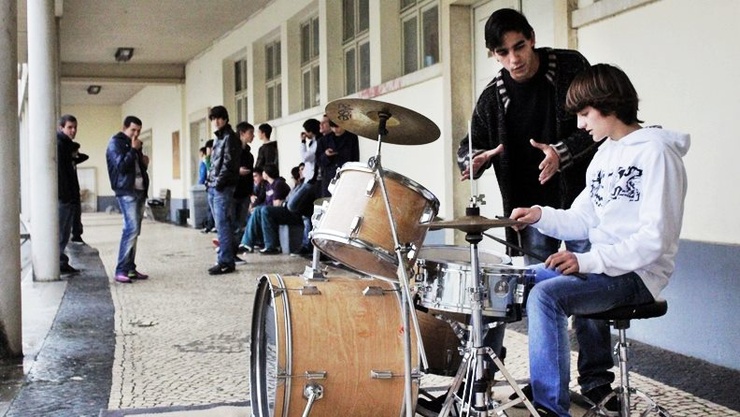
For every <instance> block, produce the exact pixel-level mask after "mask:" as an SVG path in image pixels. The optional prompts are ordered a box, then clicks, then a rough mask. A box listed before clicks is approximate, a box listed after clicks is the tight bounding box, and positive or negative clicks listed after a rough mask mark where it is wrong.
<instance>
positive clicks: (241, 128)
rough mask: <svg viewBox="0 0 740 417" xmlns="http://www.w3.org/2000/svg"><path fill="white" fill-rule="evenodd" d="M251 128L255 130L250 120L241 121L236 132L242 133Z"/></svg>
mask: <svg viewBox="0 0 740 417" xmlns="http://www.w3.org/2000/svg"><path fill="white" fill-rule="evenodd" d="M249 130H251V131H254V126H252V124H251V123H249V122H239V124H237V125H236V133H239V134H242V133H244V132H247V131H249Z"/></svg>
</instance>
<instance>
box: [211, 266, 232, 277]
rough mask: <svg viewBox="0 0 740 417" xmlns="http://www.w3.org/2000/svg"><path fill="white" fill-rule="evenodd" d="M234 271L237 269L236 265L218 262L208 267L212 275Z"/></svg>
mask: <svg viewBox="0 0 740 417" xmlns="http://www.w3.org/2000/svg"><path fill="white" fill-rule="evenodd" d="M234 271H236V268H235V267H234V265H224V264H216V265H214V266H212V267H210V268H208V273H209V274H210V275H222V274H228V273H231V272H234Z"/></svg>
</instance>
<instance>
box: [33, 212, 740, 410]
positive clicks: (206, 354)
mask: <svg viewBox="0 0 740 417" xmlns="http://www.w3.org/2000/svg"><path fill="white" fill-rule="evenodd" d="M83 222H84V224H85V240H86V241H87V242H88V244H89V245H90V246H92V247H94V248H96V249H97V250H98V251H99V253H100V259H101V260H102V263H103V265H104V269H105V271H106V273H107V276H108V278H107V279H108V282H109V285H110V295H111V297H112V303H113V306H114V307H115V314H114V333H115V354H114V356H113V358H112V360H111V368H112V372H111V383H110V387H98V389H100V390H101V391H103V392H109V398H108V401H107V409H106V410H103V411H101V414H100V415H101V416H108V417H118V416H131V415H137V416H146V415H155V414H156V416H158V417H163V416H165V417H168V416H188V417H199V416H234V417H236V416H249V415H251V411H250V409H249V407H248V404H247V401H248V400H249V379H248V378H249V372H250V371H249V341H250V327H251V316H252V309H253V301H254V295H255V290H256V288H257V285H256V283H257V280H258V279H259V278H260V277H261V276H263V275H264V274H275V273H276V274H283V275H288V276H291V275H299V274H300V273H301V272H302V271H303V269H304V267H305V266H306V265H307V261H305V260H304V259H303V258H300V257H291V256H287V255H274V256H267V255H260V254H249V255H246V256H244V258H245V259H246V260H247V262H248V264H247V265H242V266H237V272H236V273H233V274H227V275H222V276H209V275H208V274H207V272H206V270H207V268H208V267H210V266H211V265H212V264H213V262H214V261H215V253H214V250H213V246H212V244H211V239H212V238H214V237H215V235H214V234H207V235H206V234H201V233H199V232H198V231H197V230H194V229H190V228H184V227H178V226H173V225H167V224H163V223H155V222H150V221H147V220H145V221H144V224H143V227H142V234H141V236H140V238H139V243H138V253H137V264H138V269H139V270H140V271H141V272H144V273H147V274H149V275H150V276H151V278H150V279H149V280H146V281H137V282H135V283H133V284H119V283H115V282H113V281H112V279H111V277H112V275H113V269H114V267H115V257H116V253H117V248H118V241H119V238H120V232H121V218H120V216H117V215H107V214H93V215H85V217H84V219H83ZM339 274H342V272H341V271H340V272H339ZM346 274H347V275H349V273H346ZM513 328H514V329H515V330H516V326H513ZM628 334H629V333H628ZM506 338H507V339H506V342H505V344H506V346H507V349H508V356H507V358H506V366H507V369H508V370H509V372H510V373H511V374H512V375H513V377H514V378H516V379H517V380H518V381H520V382H524V381H526V378H527V376H528V375H527V374H528V373H527V349H526V346H527V337H526V335H525V333H523V332H519V331H508V332H507V335H506ZM294 343H299V341H294ZM651 349H652V348H651ZM652 350H653V351H655V350H656V349H652ZM327 354H331V352H330V351H327ZM638 354H642V352H640V353H638ZM687 360H689V359H688V358H687ZM575 363H576V361H575V354H574V356H573V360H572V364H573V366H575ZM714 368H718V367H714ZM714 368H712V369H714ZM720 369H721V371H722V372H724V374H722V375H725V379H724V380H723V381H716V380H711V379H710V378H709V377H707V378H706V380H702V381H693V384H694V385H697V386H703V385H709V386H711V385H712V384H717V383H722V382H723V383H724V384H730V387H731V388H732V386H733V385H734V387H735V388H734V389H732V391H733V392H735V393H737V392H738V390H737V388H738V381H739V380H740V379H739V378H738V376H740V372H737V371H731V370H727V369H724V368H720ZM653 371H654V372H653V375H650V377H648V376H647V375H641V374H639V373H637V372H632V373H631V378H632V382H633V384H634V386H636V387H637V388H639V389H641V390H643V391H645V392H647V393H648V394H649V395H651V396H652V397H653V398H654V399H656V400H657V401H658V403H659V404H661V405H663V406H664V407H666V408H667V409H668V410H669V411H670V412H671V413H672V415H673V416H674V417H695V416H740V413H739V412H738V410H739V409H740V408H739V406H738V404H739V403H740V401H738V399H737V398H734V400H733V399H726V398H724V397H723V398H721V399H718V400H715V402H712V401H708V400H706V399H703V398H702V397H697V396H696V395H692V394H691V393H690V392H691V389H689V388H690V387H689V388H686V387H682V388H681V389H678V388H676V387H674V386H673V385H672V384H671V383H670V381H671V376H670V375H665V372H663V373H661V370H657V371H656V370H653ZM673 371H675V368H674V369H673ZM679 372H680V373H682V374H683V373H686V370H679ZM573 375H575V373H573ZM676 378H678V376H676ZM727 378H729V379H727ZM449 382H450V378H449V377H439V376H434V375H426V376H424V377H423V378H422V387H423V388H427V389H429V390H431V391H433V392H437V393H441V392H442V391H443V390H444V389H445V387H446V385H448V384H449ZM573 388H576V387H575V386H574V387H573ZM511 392H512V389H511V387H509V386H508V385H507V384H505V383H500V384H498V385H497V386H496V387H494V396H495V398H496V399H497V400H503V399H505V398H506V397H508V395H509V394H510V393H511ZM80 395H85V394H84V393H81V394H80ZM733 401H734V402H733ZM717 402H723V403H724V404H725V405H719V404H718V403H717ZM368 410H369V413H368V415H373V414H372V404H368ZM584 411H585V410H584V409H583V408H581V407H579V406H577V405H574V406H573V408H572V412H573V415H574V417H580V416H582V415H583V413H584ZM299 414H300V413H299ZM507 414H508V415H509V416H511V417H524V416H527V415H528V413H527V412H526V411H524V410H510V411H507ZM48 415H54V416H66V415H70V416H72V415H78V414H64V413H62V414H58V413H57V414H48Z"/></svg>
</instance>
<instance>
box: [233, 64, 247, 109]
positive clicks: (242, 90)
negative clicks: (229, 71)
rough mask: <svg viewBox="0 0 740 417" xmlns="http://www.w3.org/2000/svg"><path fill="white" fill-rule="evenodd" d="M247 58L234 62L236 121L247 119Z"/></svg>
mask: <svg viewBox="0 0 740 417" xmlns="http://www.w3.org/2000/svg"><path fill="white" fill-rule="evenodd" d="M247 96H248V94H247V60H246V59H240V60H238V61H236V62H234V101H235V104H236V118H235V120H237V121H243V120H247V119H248V116H247Z"/></svg>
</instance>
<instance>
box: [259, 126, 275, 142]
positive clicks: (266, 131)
mask: <svg viewBox="0 0 740 417" xmlns="http://www.w3.org/2000/svg"><path fill="white" fill-rule="evenodd" d="M259 129H260V131H261V132H262V133H264V134H265V136H267V139H270V135H272V126H270V125H269V124H267V123H262V124H261V125H260V127H259Z"/></svg>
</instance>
